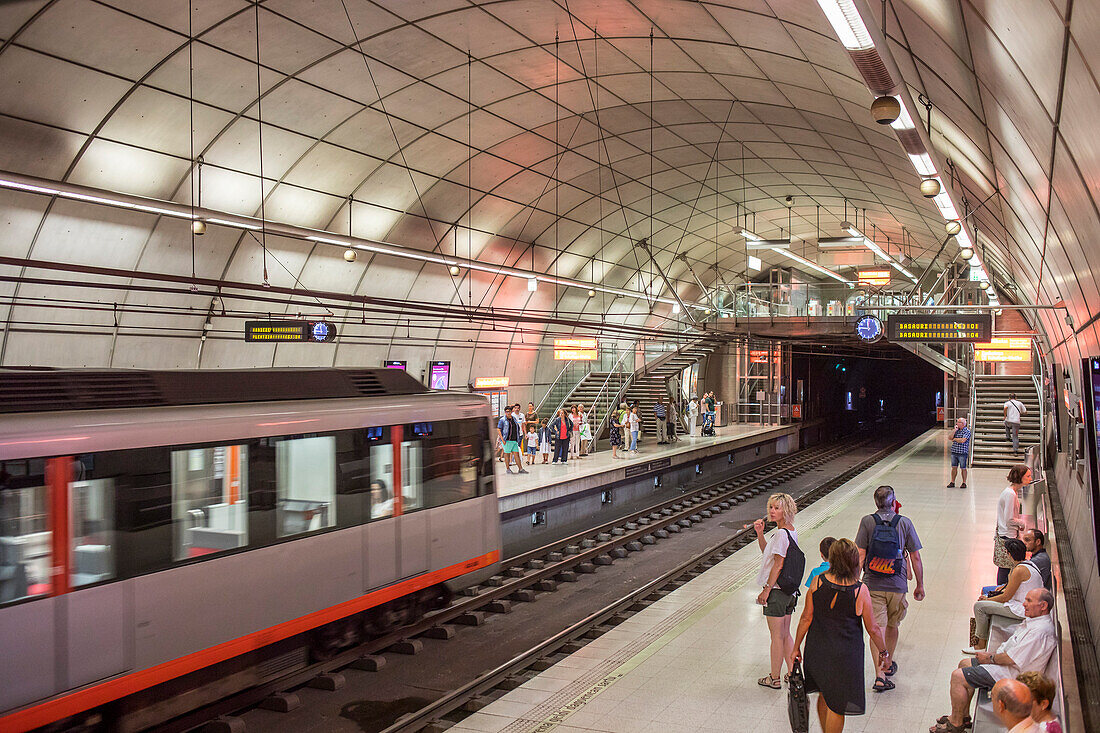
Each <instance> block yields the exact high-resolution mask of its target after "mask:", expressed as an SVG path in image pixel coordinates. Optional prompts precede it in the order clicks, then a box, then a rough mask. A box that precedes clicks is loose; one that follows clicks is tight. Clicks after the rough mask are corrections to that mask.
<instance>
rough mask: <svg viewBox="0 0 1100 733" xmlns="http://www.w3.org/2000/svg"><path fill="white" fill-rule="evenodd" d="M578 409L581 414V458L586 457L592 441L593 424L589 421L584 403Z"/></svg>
mask: <svg viewBox="0 0 1100 733" xmlns="http://www.w3.org/2000/svg"><path fill="white" fill-rule="evenodd" d="M577 411H578V412H579V413H580V415H581V458H584V457H585V456H587V455H588V449H589V447H590V444H591V443H592V426H591V425H590V424H589V423H588V413H587V412H585V409H584V405H577Z"/></svg>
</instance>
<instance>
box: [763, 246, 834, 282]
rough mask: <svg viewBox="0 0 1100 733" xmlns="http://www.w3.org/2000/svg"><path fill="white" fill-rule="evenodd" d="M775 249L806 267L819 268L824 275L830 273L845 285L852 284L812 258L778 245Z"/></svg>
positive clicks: (830, 275)
mask: <svg viewBox="0 0 1100 733" xmlns="http://www.w3.org/2000/svg"><path fill="white" fill-rule="evenodd" d="M773 250H774V251H775V252H778V253H779V254H781V255H783V256H784V257H789V258H791V259H792V260H794V261H795V262H798V263H801V264H803V265H805V266H806V267H809V268H810V269H811V270H817V271H818V272H820V273H821V274H822V275H828V276H829V277H831V278H833V279H834V280H839V281H840V282H842V283H844V284H845V285H851V284H852V281H851V280H846V279H844V277H842V276H841V275H838V274H836V273H835V272H833V271H832V270H830V269H828V268H826V267H822V266H821V265H819V264H817V263H816V262H811V261H810V260H808V259H806V258H805V257H803V256H801V255H797V254H795V253H794V252H791V251H790V250H787V249H779V248H778V247H776V248H773Z"/></svg>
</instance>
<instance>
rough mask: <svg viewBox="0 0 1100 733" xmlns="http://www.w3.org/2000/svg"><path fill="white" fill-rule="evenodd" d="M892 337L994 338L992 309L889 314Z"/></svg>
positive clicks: (965, 339)
mask: <svg viewBox="0 0 1100 733" xmlns="http://www.w3.org/2000/svg"><path fill="white" fill-rule="evenodd" d="M886 334H887V338H888V339H889V340H890V341H895V342H897V341H954V342H972V343H980V342H983V341H989V340H990V339H991V338H993V316H992V315H990V314H989V313H971V314H961V315H955V314H951V315H949V314H938V313H937V314H925V315H913V314H907V315H890V316H888V317H887V319H886Z"/></svg>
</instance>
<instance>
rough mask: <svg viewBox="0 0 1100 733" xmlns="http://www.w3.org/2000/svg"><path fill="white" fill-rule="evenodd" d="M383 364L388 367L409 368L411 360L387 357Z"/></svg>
mask: <svg viewBox="0 0 1100 733" xmlns="http://www.w3.org/2000/svg"><path fill="white" fill-rule="evenodd" d="M382 366H383V367H385V368H386V369H407V368H408V366H409V362H407V361H395V360H393V359H386V360H385V361H384V362H382Z"/></svg>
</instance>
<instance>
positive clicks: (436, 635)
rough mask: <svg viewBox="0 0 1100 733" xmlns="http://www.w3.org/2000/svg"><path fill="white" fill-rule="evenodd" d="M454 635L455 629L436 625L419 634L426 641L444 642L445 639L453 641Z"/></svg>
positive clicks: (446, 625) (444, 625) (450, 626)
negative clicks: (437, 640) (439, 640)
mask: <svg viewBox="0 0 1100 733" xmlns="http://www.w3.org/2000/svg"><path fill="white" fill-rule="evenodd" d="M455 633H456V631H455V627H454V626H452V625H451V624H436V625H435V626H433V627H431V628H430V629H428V630H427V631H425V632H424V633H423V634H421V636H423V637H425V638H428V639H441V640H443V641H446V640H447V639H453V638H454V637H455Z"/></svg>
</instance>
